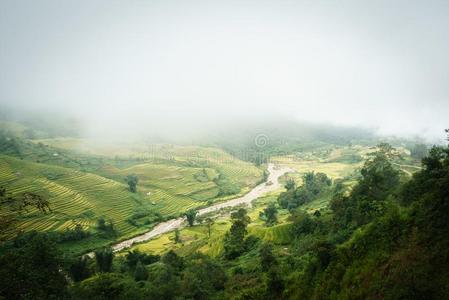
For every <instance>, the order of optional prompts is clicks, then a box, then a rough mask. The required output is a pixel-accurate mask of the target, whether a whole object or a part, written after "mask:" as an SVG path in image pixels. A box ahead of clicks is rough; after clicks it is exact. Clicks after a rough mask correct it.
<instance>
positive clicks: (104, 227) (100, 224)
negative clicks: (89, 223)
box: [97, 218, 115, 234]
mask: <svg viewBox="0 0 449 300" xmlns="http://www.w3.org/2000/svg"><path fill="white" fill-rule="evenodd" d="M97 229H98V230H100V231H103V232H105V233H107V234H114V233H115V229H114V223H113V221H112V220H109V224H108V223H106V221H105V219H104V218H99V219H98V221H97Z"/></svg>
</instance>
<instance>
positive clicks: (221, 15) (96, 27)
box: [0, 0, 449, 139]
mask: <svg viewBox="0 0 449 300" xmlns="http://www.w3.org/2000/svg"><path fill="white" fill-rule="evenodd" d="M0 43H1V44H0V70H1V72H0V104H4V105H8V106H15V107H19V108H28V109H32V110H38V109H40V110H50V109H51V110H52V111H54V112H57V113H59V112H61V113H70V114H74V115H76V116H77V117H79V118H81V119H82V120H83V122H85V124H86V126H87V128H89V129H90V130H91V131H99V132H101V131H104V132H106V131H111V130H117V129H118V128H120V129H121V130H123V131H126V130H129V129H133V128H135V127H136V128H137V127H138V128H146V127H151V128H153V130H156V131H157V130H161V131H163V127H172V128H176V127H183V128H185V126H187V125H186V124H189V125H195V126H202V124H203V123H205V124H210V123H213V122H215V120H217V119H218V120H220V121H224V122H226V121H232V120H233V119H235V118H255V119H257V118H260V117H263V116H265V115H267V114H272V115H277V114H279V115H286V116H290V117H294V118H297V119H300V120H307V121H315V122H329V123H332V124H341V125H350V126H366V127H373V128H377V129H378V130H379V131H380V132H381V133H386V134H403V135H413V134H422V135H426V136H427V137H428V138H429V139H430V138H436V137H441V136H442V135H443V129H444V128H446V127H449V122H448V115H449V1H391V0H389V1H216V2H215V1H170V0H166V1H95V0H92V1H68V0H67V1H57V0H55V1H32V0H29V1H4V0H2V1H1V2H0Z"/></svg>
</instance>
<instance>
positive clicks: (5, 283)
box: [0, 232, 68, 299]
mask: <svg viewBox="0 0 449 300" xmlns="http://www.w3.org/2000/svg"><path fill="white" fill-rule="evenodd" d="M62 265H63V259H62V256H61V253H60V252H59V251H58V248H57V247H56V243H55V241H54V239H52V238H51V237H50V236H49V235H48V234H45V233H38V232H30V233H25V234H20V235H19V236H18V237H16V238H15V239H14V241H13V243H12V244H11V246H10V247H6V248H4V249H2V253H1V254H0V278H1V280H0V299H66V297H65V295H66V291H67V285H68V282H67V279H66V277H65V275H64V273H63V272H61V269H62Z"/></svg>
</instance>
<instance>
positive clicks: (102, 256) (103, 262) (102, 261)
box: [95, 248, 114, 273]
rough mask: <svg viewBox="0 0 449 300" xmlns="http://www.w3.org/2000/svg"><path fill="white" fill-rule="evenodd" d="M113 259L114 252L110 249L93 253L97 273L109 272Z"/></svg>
mask: <svg viewBox="0 0 449 300" xmlns="http://www.w3.org/2000/svg"><path fill="white" fill-rule="evenodd" d="M113 259H114V252H112V248H103V249H99V250H97V251H95V260H96V262H97V268H98V271H100V272H103V273H107V272H111V271H112V261H113Z"/></svg>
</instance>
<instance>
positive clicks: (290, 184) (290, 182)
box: [285, 178, 296, 191]
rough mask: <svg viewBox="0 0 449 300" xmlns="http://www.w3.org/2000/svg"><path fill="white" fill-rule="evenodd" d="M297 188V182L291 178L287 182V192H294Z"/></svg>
mask: <svg viewBox="0 0 449 300" xmlns="http://www.w3.org/2000/svg"><path fill="white" fill-rule="evenodd" d="M295 188H296V182H295V181H294V180H293V179H291V178H289V179H288V180H287V182H286V183H285V189H286V190H287V191H289V190H294V189H295Z"/></svg>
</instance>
